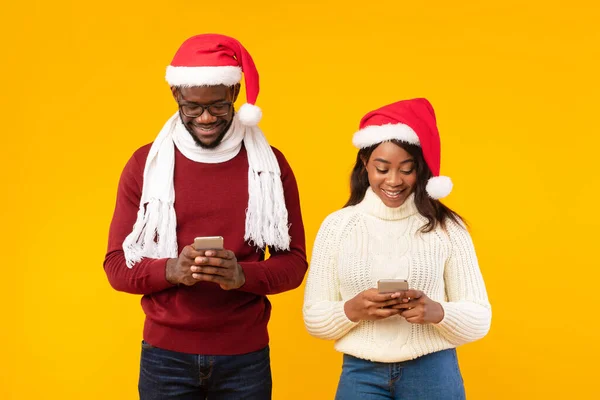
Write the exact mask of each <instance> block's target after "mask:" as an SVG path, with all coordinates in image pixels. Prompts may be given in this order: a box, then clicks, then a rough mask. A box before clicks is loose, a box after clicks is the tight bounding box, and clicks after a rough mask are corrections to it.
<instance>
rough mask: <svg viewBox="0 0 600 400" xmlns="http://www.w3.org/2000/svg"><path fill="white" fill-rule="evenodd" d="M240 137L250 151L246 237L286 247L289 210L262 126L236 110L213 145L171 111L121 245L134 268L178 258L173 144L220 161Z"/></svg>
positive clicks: (234, 150)
mask: <svg viewBox="0 0 600 400" xmlns="http://www.w3.org/2000/svg"><path fill="white" fill-rule="evenodd" d="M242 141H243V143H244V146H245V147H246V151H247V153H248V164H249V168H248V194H249V198H248V209H247V211H246V233H245V235H244V239H245V240H246V241H248V242H249V243H251V244H252V245H254V246H257V247H259V248H261V249H262V248H264V247H265V246H270V247H273V248H274V249H276V250H289V247H290V236H289V232H288V212H287V209H286V207H285V199H284V195H283V185H282V183H281V171H280V169H279V164H278V162H277V158H276V157H275V154H274V153H273V150H272V149H271V146H269V143H268V142H267V139H266V138H265V136H264V135H263V133H262V131H261V130H260V129H259V128H258V127H256V126H252V127H249V126H244V125H242V124H241V123H240V121H239V119H238V117H237V115H235V116H234V117H233V122H232V124H231V126H230V128H229V130H228V131H227V133H226V134H225V136H224V137H223V141H222V142H221V143H220V144H219V146H218V147H216V148H214V149H203V148H201V147H199V146H198V145H196V143H195V142H194V140H193V139H192V137H191V136H190V134H189V133H188V131H187V130H186V129H185V127H184V126H183V123H182V122H181V120H180V118H179V113H175V115H173V116H172V117H171V118H169V120H168V121H167V123H166V124H165V125H164V126H163V128H162V130H161V131H160V133H159V134H158V137H157V138H156V139H155V140H154V143H153V144H152V147H151V148H150V152H149V153H148V158H147V159H146V166H145V168H144V186H143V189H142V198H141V200H140V208H139V210H138V214H137V220H136V221H135V224H134V226H133V231H132V232H131V233H130V234H129V235H128V236H127V238H125V241H124V242H123V250H124V252H125V259H126V261H127V266H128V267H129V268H132V267H133V266H134V265H135V263H137V262H139V261H140V260H141V259H142V258H144V257H149V258H176V257H177V256H178V254H179V253H178V249H177V233H176V228H177V218H176V215H175V207H174V203H175V188H174V187H173V171H174V166H175V147H174V146H177V148H178V149H179V151H181V153H182V154H183V155H184V156H186V157H187V158H188V159H190V160H192V161H196V162H202V163H222V162H225V161H228V160H231V159H232V158H233V157H235V156H236V155H237V154H238V153H239V151H240V149H241V147H242Z"/></svg>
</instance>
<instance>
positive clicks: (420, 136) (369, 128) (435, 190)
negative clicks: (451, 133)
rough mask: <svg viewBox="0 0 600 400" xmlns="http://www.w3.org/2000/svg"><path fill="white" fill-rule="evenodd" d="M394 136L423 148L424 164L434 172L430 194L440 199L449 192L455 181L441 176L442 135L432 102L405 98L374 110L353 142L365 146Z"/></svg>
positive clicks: (429, 185)
mask: <svg viewBox="0 0 600 400" xmlns="http://www.w3.org/2000/svg"><path fill="white" fill-rule="evenodd" d="M394 139H395V140H400V141H402V142H406V143H410V144H414V145H417V146H420V147H421V150H422V151H423V158H425V163H427V166H428V167H429V169H430V170H431V173H432V174H433V177H432V178H430V179H429V181H428V182H427V187H426V190H427V194H428V195H429V197H431V198H432V199H441V198H443V197H446V196H447V195H449V194H450V192H451V191H452V181H451V180H450V178H449V177H447V176H440V134H439V132H438V129H437V124H436V120H435V112H434V111H433V107H432V106H431V104H430V103H429V101H427V100H426V99H411V100H403V101H399V102H397V103H393V104H389V105H387V106H384V107H381V108H380V109H378V110H375V111H371V112H370V113H368V114H367V115H365V116H364V117H363V119H362V120H361V121H360V129H359V131H358V132H356V133H355V134H354V137H353V138H352V143H353V144H354V146H356V147H357V148H359V149H363V148H365V147H370V146H373V145H375V144H378V143H381V142H385V141H389V140H394Z"/></svg>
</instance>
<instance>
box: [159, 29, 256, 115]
mask: <svg viewBox="0 0 600 400" xmlns="http://www.w3.org/2000/svg"><path fill="white" fill-rule="evenodd" d="M242 72H243V73H244V82H245V85H246V104H244V105H242V107H240V110H239V118H240V121H241V122H242V124H244V125H247V126H254V125H257V124H258V123H259V122H260V120H261V118H262V111H261V109H260V108H259V107H258V106H256V105H255V103H256V99H257V97H258V92H259V77H258V71H257V70H256V66H255V65H254V61H253V60H252V57H251V56H250V53H248V51H247V50H246V49H245V48H244V46H242V44H241V43H240V42H239V41H237V40H236V39H234V38H231V37H229V36H224V35H218V34H203V35H196V36H192V37H191V38H189V39H187V40H186V41H185V42H183V44H182V45H181V46H180V47H179V50H177V52H176V53H175V56H174V57H173V60H172V61H171V64H170V65H169V66H168V67H167V72H166V76H165V78H166V80H167V82H168V83H169V85H171V86H183V87H190V86H215V85H225V86H233V85H235V84H237V83H239V82H240V81H241V79H242Z"/></svg>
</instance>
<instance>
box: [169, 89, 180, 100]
mask: <svg viewBox="0 0 600 400" xmlns="http://www.w3.org/2000/svg"><path fill="white" fill-rule="evenodd" d="M171 93H172V94H173V98H174V99H175V101H179V88H178V87H177V86H171Z"/></svg>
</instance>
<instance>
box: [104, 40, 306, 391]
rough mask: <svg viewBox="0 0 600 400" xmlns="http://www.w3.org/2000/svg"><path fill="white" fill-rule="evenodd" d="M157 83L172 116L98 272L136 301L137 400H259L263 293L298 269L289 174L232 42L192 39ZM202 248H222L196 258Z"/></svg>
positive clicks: (134, 175)
mask: <svg viewBox="0 0 600 400" xmlns="http://www.w3.org/2000/svg"><path fill="white" fill-rule="evenodd" d="M242 72H243V74H244V78H245V84H246V100H247V103H246V104H244V105H243V106H242V107H241V108H240V110H239V112H238V113H236V112H235V110H234V107H233V103H234V102H235V100H236V99H237V96H238V93H239V90H240V84H239V82H240V80H241V77H242ZM166 79H167V82H168V83H169V85H170V86H171V91H172V94H173V97H174V98H175V101H176V102H177V104H178V107H179V110H178V112H177V113H176V114H175V115H173V116H172V117H171V118H170V119H169V120H168V121H167V123H166V124H165V126H164V127H163V129H162V130H161V132H160V133H159V135H158V137H157V138H156V139H155V140H154V142H153V143H152V144H148V145H146V146H143V147H141V148H140V149H138V150H137V151H136V152H135V153H134V154H133V156H132V157H131V159H130V160H129V162H128V163H127V165H126V166H125V169H124V170H123V173H122V176H121V179H120V182H119V189H118V193H117V203H116V208H115V212H114V216H113V219H112V223H111V226H110V234H109V243H108V252H107V254H106V259H105V261H104V269H105V271H106V274H107V276H108V280H109V281H110V284H111V285H112V286H113V287H114V288H115V289H116V290H120V291H124V292H128V293H133V294H142V295H143V297H142V308H143V310H144V312H145V314H146V320H145V324H144V340H143V342H142V355H141V366H140V380H139V392H140V398H141V399H167V398H177V399H187V398H189V399H192V398H193V399H198V398H208V399H236V400H237V399H246V398H248V399H250V398H251V399H270V398H271V370H270V359H269V348H268V340H269V338H268V333H267V323H268V321H269V317H270V311H271V306H270V303H269V300H268V299H267V297H266V295H269V294H275V293H280V292H284V291H286V290H291V289H294V288H296V287H298V286H299V285H300V284H301V282H302V280H303V278H304V275H305V273H306V269H307V262H306V254H305V242H304V227H303V224H302V216H301V212H300V202H299V196H298V188H297V185H296V181H295V178H294V174H293V172H292V170H291V168H290V166H289V165H288V163H287V161H286V160H285V158H284V156H283V155H282V154H281V153H280V152H279V151H278V150H276V149H274V148H271V147H270V146H269V145H268V143H267V141H266V139H265V137H264V135H263V134H262V132H261V131H260V129H259V128H258V127H257V126H256V124H257V123H258V121H259V120H260V118H261V111H260V109H259V108H258V107H257V106H255V105H254V103H255V102H256V98H257V96H258V90H259V84H258V73H257V71H256V68H255V66H254V62H253V61H252V58H251V57H250V55H249V54H248V52H247V51H246V49H245V48H244V47H243V46H242V45H241V44H240V43H239V42H238V41H237V40H235V39H232V38H229V37H226V36H222V35H213V34H211V35H199V36H194V37H191V38H190V39H188V40H187V41H185V42H184V43H183V44H182V46H181V47H180V48H179V50H178V51H177V53H176V54H175V57H174V59H173V61H172V62H171V65H169V66H168V67H167V74H166ZM202 236H221V237H223V239H224V249H223V250H208V251H199V250H195V249H194V247H193V246H192V243H193V242H194V238H196V237H202ZM266 248H268V249H269V253H270V257H269V259H268V260H265V256H264V253H265V250H266Z"/></svg>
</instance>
